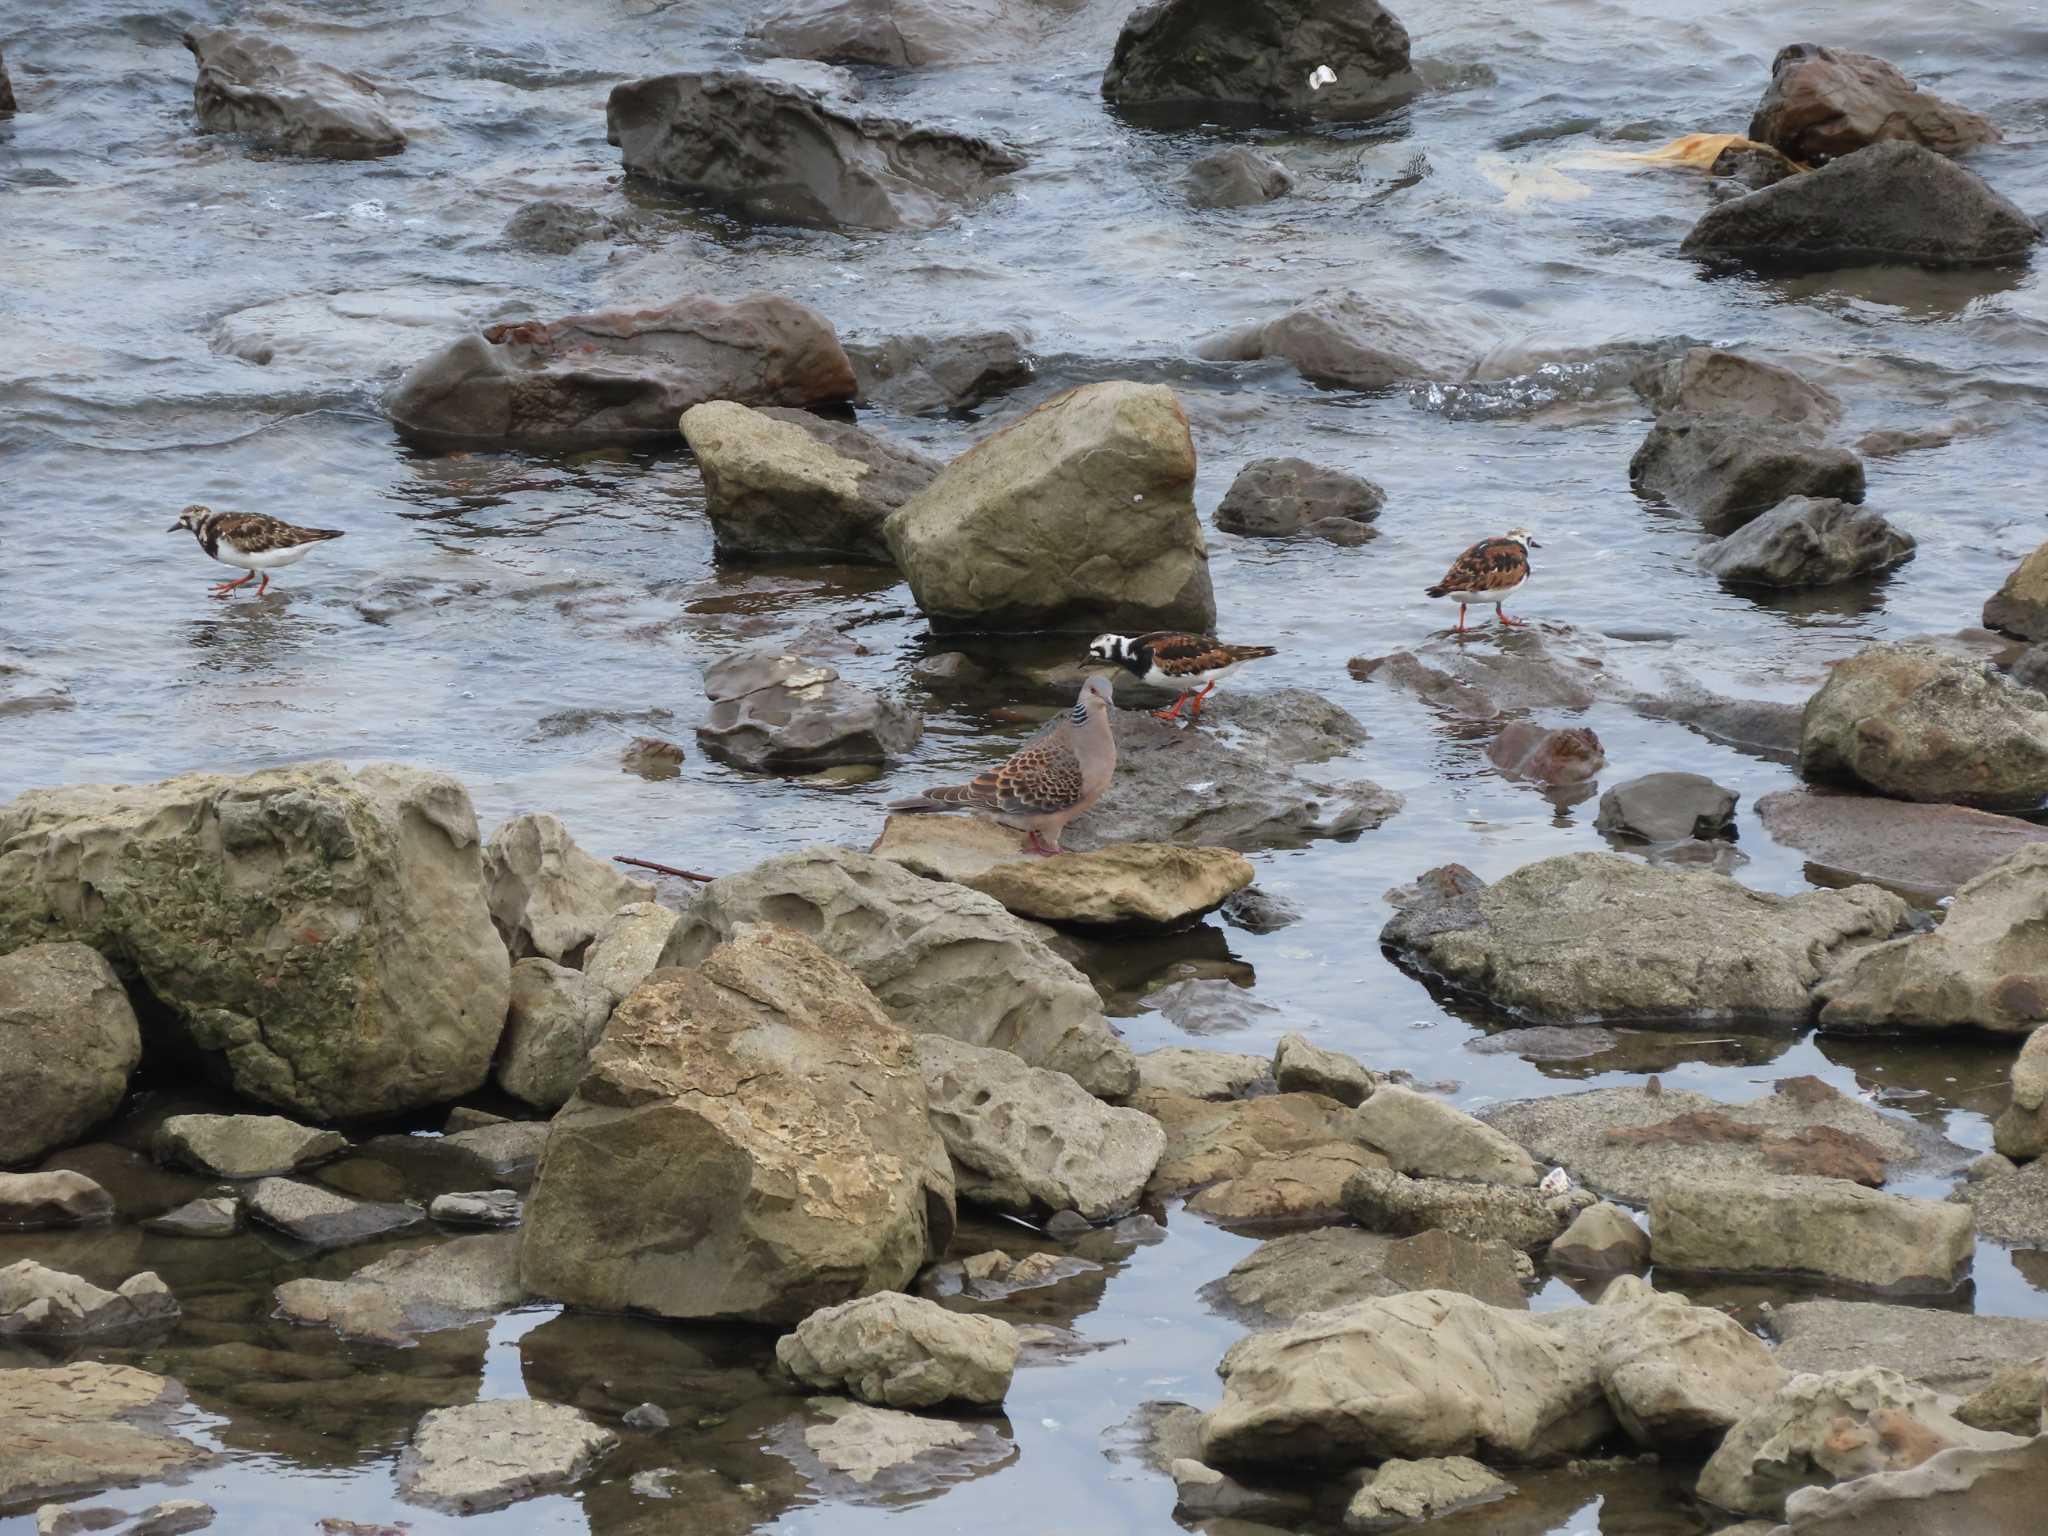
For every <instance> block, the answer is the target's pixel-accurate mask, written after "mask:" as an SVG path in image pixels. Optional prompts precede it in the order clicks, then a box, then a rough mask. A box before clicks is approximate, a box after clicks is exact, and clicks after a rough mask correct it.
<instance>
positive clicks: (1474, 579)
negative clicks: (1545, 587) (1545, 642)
mask: <svg viewBox="0 0 2048 1536" xmlns="http://www.w3.org/2000/svg"><path fill="white" fill-rule="evenodd" d="M1538 548H1541V546H1540V545H1538V544H1537V542H1536V540H1535V539H1534V538H1533V537H1531V536H1530V533H1529V530H1528V529H1526V528H1510V529H1509V530H1508V532H1507V535H1506V537H1504V538H1498V539H1481V540H1480V541H1479V542H1478V543H1477V544H1474V545H1473V546H1472V547H1471V548H1470V549H1468V550H1466V551H1465V553H1463V554H1462V555H1460V556H1458V558H1457V559H1455V560H1453V561H1452V562H1451V568H1450V569H1449V570H1448V571H1445V572H1444V579H1443V580H1442V581H1440V582H1438V583H1437V584H1436V585H1435V586H1433V587H1425V588H1424V589H1423V591H1424V593H1425V594H1426V595H1428V596H1430V597H1441V598H1448V599H1449V600H1450V601H1451V602H1454V603H1456V604H1457V605H1458V627H1457V629H1456V631H1455V633H1457V634H1461V635H1462V634H1463V633H1464V632H1465V609H1466V607H1467V606H1469V605H1470V604H1472V603H1491V604H1493V611H1494V612H1495V613H1496V614H1498V615H1499V617H1500V621H1501V623H1503V624H1506V625H1508V626H1510V627H1511V628H1515V629H1519V628H1521V626H1522V623H1523V621H1522V620H1521V619H1511V618H1509V617H1508V611H1507V609H1506V608H1504V607H1502V606H1501V605H1502V604H1503V603H1505V602H1506V601H1507V600H1508V599H1509V598H1510V597H1513V596H1514V595H1515V593H1517V592H1519V591H1521V590H1522V585H1523V583H1525V582H1527V581H1528V579H1529V551H1530V550H1532V549H1538Z"/></svg>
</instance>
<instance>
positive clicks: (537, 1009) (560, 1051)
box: [493, 955, 651, 1110]
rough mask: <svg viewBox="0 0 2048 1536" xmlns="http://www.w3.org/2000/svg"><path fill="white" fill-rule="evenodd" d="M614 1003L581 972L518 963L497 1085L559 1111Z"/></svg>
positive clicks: (534, 961)
mask: <svg viewBox="0 0 2048 1536" xmlns="http://www.w3.org/2000/svg"><path fill="white" fill-rule="evenodd" d="M650 969H651V967H650ZM635 985H638V983H637V982H636V983H635ZM626 990H627V991H631V990H632V989H631V988H627V989H626ZM617 1001H618V997H617V996H616V995H615V994H614V993H613V992H612V990H611V989H610V988H609V987H607V986H606V985H605V984H604V983H603V982H601V981H598V980H596V979H595V978H593V977H590V976H586V975H584V974H583V972H581V971H572V970H570V969H569V968H568V967H567V966H562V965H557V964H555V962H554V961H552V960H543V959H542V958H541V957H540V956H539V955H529V956H528V957H527V958H526V959H524V960H521V961H520V962H518V964H516V965H514V966H513V967H512V1002H511V1006H510V1009H509V1011H508V1012H507V1014H506V1016H505V1038H504V1039H503V1040H502V1041H501V1042H500V1043H499V1046H498V1063H497V1067H496V1068H495V1070H494V1072H493V1076H494V1078H495V1079H496V1081H497V1084H498V1086H499V1087H500V1088H502V1089H504V1090H505V1091H506V1092H507V1093H509V1094H511V1095H512V1097H513V1098H515V1099H518V1100H519V1101H520V1102H521V1103H524V1104H531V1105H532V1106H533V1107H534V1108H535V1109H539V1110H556V1109H560V1108H561V1107H562V1106H563V1105H564V1104H566V1103H567V1102H568V1101H569V1095H570V1094H572V1093H574V1092H575V1091H576V1084H577V1083H578V1082H579V1081H580V1080H581V1079H582V1077H583V1069H584V1067H586V1066H587V1065H588V1064H589V1062H590V1053H591V1051H592V1050H594V1049H595V1048H596V1046H597V1042H598V1041H599V1040H600V1039H602V1038H603V1036H604V1026H605V1023H606V1021H607V1020H609V1019H610V1018H611V1016H612V1005H613V1004H614V1003H616V1002H617Z"/></svg>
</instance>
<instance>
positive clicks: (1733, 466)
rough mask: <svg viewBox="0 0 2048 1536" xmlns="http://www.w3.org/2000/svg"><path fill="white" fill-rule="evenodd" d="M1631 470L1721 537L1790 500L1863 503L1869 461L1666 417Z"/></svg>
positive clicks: (1741, 423)
mask: <svg viewBox="0 0 2048 1536" xmlns="http://www.w3.org/2000/svg"><path fill="white" fill-rule="evenodd" d="M1757 195H1759V196H1760V195H1762V194H1757ZM1628 470H1629V480H1630V482H1631V483H1632V484H1634V486H1635V487H1636V489H1637V490H1639V491H1641V492H1644V493H1645V494H1648V495H1652V496H1657V497H1660V498H1662V499H1663V500H1665V501H1667V502H1669V503H1671V504H1672V505H1673V506H1675V507H1679V508H1682V509H1683V510H1685V511H1688V512H1691V513H1693V514H1694V515H1695V516H1696V517H1698V518H1699V521H1700V526H1701V527H1702V528H1704V529H1705V530H1706V531H1707V532H1708V533H1710V534H1713V535H1714V536H1715V537H1717V538H1723V537H1726V536H1727V535H1729V534H1733V533H1735V532H1737V531H1738V530H1740V529H1743V528H1745V527H1746V526H1747V525H1748V524H1750V523H1752V522H1754V521H1755V520H1756V519H1757V518H1758V517H1760V516H1762V515H1763V514H1764V513H1765V512H1767V511H1769V510H1770V509H1771V508H1773V507H1776V506H1778V505H1780V504H1781V503H1783V502H1785V501H1787V500H1788V499H1791V498H1805V497H1812V498H1816V499H1818V500H1823V501H1846V502H1860V501H1862V500H1863V492H1864V478H1863V461H1862V460H1861V459H1859V458H1857V457H1856V455H1855V454H1853V453H1851V452H1850V451H1849V450H1848V449H1846V448H1836V447H1833V446H1831V445H1829V444H1827V443H1823V442H1821V441H1819V440H1818V439H1817V438H1815V437H1813V436H1811V435H1810V434H1809V433H1808V432H1807V431H1806V430H1805V429H1803V428H1799V427H1786V426H1781V425H1779V424H1777V423H1776V422H1775V421H1762V420H1756V419H1753V418H1750V417H1746V416H1732V415H1730V416H1694V415H1684V414H1678V413H1673V414H1670V415H1665V416H1660V417H1658V418H1657V421H1656V424H1655V425H1653V426H1652V427H1651V428H1650V432H1649V436H1647V437H1645V438H1644V439H1643V441H1642V445H1641V446H1640V447H1639V448H1637V449H1636V452H1635V457H1634V458H1633V459H1631V460H1630V461H1629V467H1628ZM1758 537H1759V539H1761V538H1763V535H1759V536H1758ZM1739 547H1746V546H1739Z"/></svg>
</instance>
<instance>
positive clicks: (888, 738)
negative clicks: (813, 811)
mask: <svg viewBox="0 0 2048 1536" xmlns="http://www.w3.org/2000/svg"><path fill="white" fill-rule="evenodd" d="M704 692H705V695H706V696H707V697H708V698H709V699H710V700H711V713H710V715H709V716H707V717H706V719H705V721H704V723H703V724H702V725H700V726H698V727H697V740H698V742H699V743H700V744H701V745H702V746H703V748H704V750H705V751H706V752H708V753H710V754H711V755H712V756H713V757H715V758H717V759H718V760H719V761H721V762H725V763H730V764H732V765H733V766H734V767H735V768H745V769H747V770H749V771H751V772H755V773H789V772H796V771H800V770H802V771H808V770H812V769H817V768H829V767H834V766H837V765H839V764H844V763H886V762H888V761H889V760H890V759H891V758H897V757H901V756H902V755H903V754H904V753H906V752H908V751H909V750H910V749H911V748H912V747H914V746H916V745H917V743H918V741H919V740H920V739H922V737H923V736H924V718H923V717H922V716H921V715H919V714H917V712H916V711H914V710H912V709H911V708H909V707H908V706H907V705H905V704H903V703H901V702H899V701H898V700H896V699H892V698H887V697H885V696H883V695H881V694H876V693H870V692H869V691H868V690H867V689H865V688H860V687H857V686H855V685H854V684H852V683H849V682H846V681H845V680H844V679H842V678H841V677H840V675H839V669H838V668H837V667H833V666H829V665H827V664H826V663H824V662H821V661H807V660H805V659H804V658H803V657H801V656H793V655H790V654H789V653H788V652H786V651H782V650H779V649H777V648H776V647H774V646H772V645H771V646H759V647H756V648H754V649H752V650H746V651H741V652H739V653H738V654H737V655H733V656H728V657H726V658H725V659H724V660H723V661H718V662H714V663H712V665H710V666H708V667H706V668H705V669H704Z"/></svg>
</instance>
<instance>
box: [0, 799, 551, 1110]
mask: <svg viewBox="0 0 2048 1536" xmlns="http://www.w3.org/2000/svg"><path fill="white" fill-rule="evenodd" d="M60 847H61V848H62V849H63V850H64V853H63V855H62V857H57V856H56V855H55V854H54V852H53V850H55V849H57V848H60ZM480 854H481V849H480V846H479V839H478V837H477V830H476V815H475V812H474V811H473V810H472V809H471V808H470V803H469V795H468V793H467V792H466V791H465V790H464V789H463V788H462V786H461V785H459V784H458V783H456V782H455V781H454V780H453V779H451V778H448V777H447V776H445V775H443V774H438V773H427V772H423V771H422V770H420V769H417V768H407V767H400V766H397V765H393V764H372V765H370V766H368V767H364V768H361V769H359V770H356V771H354V772H351V771H349V770H348V769H347V768H345V767H343V766H342V765H341V764H339V763H333V762H322V763H307V764H301V765H297V766H294V767H287V768H270V769H265V770H263V771H261V772H258V773H253V774H249V775H246V776H243V777H235V776H230V775H223V774H186V775H184V776H182V777H180V778H175V779H166V780H164V781H162V782H160V783H156V784H138V785H77V786H73V787H70V788H66V789H56V790H32V791H30V792H29V793H27V794H25V795H22V796H21V797H20V798H18V799H16V800H14V801H13V802H12V803H10V804H8V805H5V806H0V949H12V948H18V947H20V946H21V945H24V944H28V943H33V942H36V941H37V940H42V939H49V938H54V937H59V936H62V937H67V938H73V939H77V940H78V941H80V942H82V943H85V944H89V945H91V946H92V947H93V948H95V949H98V950H100V951H101V952H102V953H104V954H112V955H117V956H119V957H120V959H121V963H122V966H123V968H124V970H128V971H131V972H132V973H133V974H134V975H135V976H136V977H137V978H138V979H139V980H140V981H141V982H142V983H143V984H144V985H145V986H147V987H148V988H149V990H150V992H151V993H152V994H153V995H154V996H155V997H156V999H157V1001H159V1002H160V1003H162V1004H163V1005H164V1008H165V1010H166V1011H167V1012H168V1013H169V1014H171V1015H172V1016H174V1017H175V1018H176V1019H177V1020H178V1025H179V1033H180V1034H181V1036H182V1037H183V1040H184V1042H185V1043H187V1044H189V1045H190V1046H192V1047H196V1048H197V1049H198V1050H199V1051H201V1052H204V1053H206V1055H207V1056H208V1058H209V1059H211V1060H213V1061H215V1062H216V1063H217V1064H218V1065H220V1066H222V1067H224V1068H225V1070H226V1072H227V1074H228V1076H229V1078H230V1080H231V1081H232V1083H233V1086H234V1088H235V1090H236V1091H237V1092H238V1093H240V1094H242V1095H243V1096H244V1097H247V1098H251V1099H255V1100H257V1101H259V1102H262V1103H267V1104H274V1105H278V1106H280V1107H282V1108H285V1109H289V1110H296V1111H299V1112H301V1113H304V1114H307V1115H311V1116H314V1117H317V1118H320V1119H346V1118H354V1117H360V1116H368V1115H375V1114H389V1113H392V1112H394V1111H398V1110H404V1109H410V1108H414V1107H417V1106H420V1105H425V1104H434V1103H441V1102H445V1101H447V1100H449V1099H452V1098H456V1097H458V1096H459V1095H461V1094H464V1093H468V1092H469V1091H470V1090H472V1089H474V1088H476V1087H477V1086H478V1085H479V1084H481V1083H482V1082H483V1080H484V1078H485V1077H486V1076H487V1075H488V1074H489V1071H490V1061H491V1054H492V1052H493V1051H494V1050H495V1049H496V1048H497V1043H498V1035H499V1032H500V1031H501V1030H502V1029H503V1028H504V1024H505V1006H506V999H507V991H508V984H509V975H510V970H511V964H510V961H509V960H508V959H507V958H506V953H505V945H504V942H503V941H502V940H501V939H500V938H499V936H498V933H497V930H496V929H495V928H493V927H492V925H491V918H490V913H489V911H488V910H487V908H486V906H485V901H484V880H483V871H482V861H481V857H480ZM65 914H68V915H65ZM394 1040H403V1041H404V1042H405V1049H404V1050H402V1051H400V1050H393V1049H392V1047H391V1042H392V1041H394ZM0 1092H4V1090H0Z"/></svg>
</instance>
